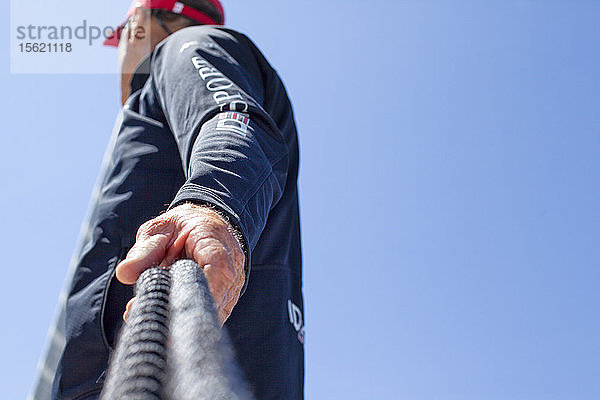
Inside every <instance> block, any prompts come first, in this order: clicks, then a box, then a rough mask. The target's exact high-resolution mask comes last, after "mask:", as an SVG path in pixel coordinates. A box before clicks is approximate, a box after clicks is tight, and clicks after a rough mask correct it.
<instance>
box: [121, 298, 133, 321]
mask: <svg viewBox="0 0 600 400" xmlns="http://www.w3.org/2000/svg"><path fill="white" fill-rule="evenodd" d="M134 301H135V297H133V298H132V299H131V300H129V301H128V302H127V306H125V312H124V313H123V321H125V322H127V318H129V310H130V309H131V307H132V306H133V303H134Z"/></svg>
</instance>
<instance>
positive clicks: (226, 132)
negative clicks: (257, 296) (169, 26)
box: [151, 27, 288, 282]
mask: <svg viewBox="0 0 600 400" xmlns="http://www.w3.org/2000/svg"><path fill="white" fill-rule="evenodd" d="M266 74H268V72H264V71H260V70H259V68H258V66H257V62H256V61H255V57H254V56H253V53H252V50H251V48H250V47H249V46H247V45H246V44H245V43H244V40H243V37H242V36H241V35H239V34H238V35H234V34H233V33H230V32H229V31H227V30H222V29H216V28H211V27H194V28H187V29H183V30H181V31H179V32H176V33H175V34H173V35H172V36H171V37H169V38H168V39H167V40H166V41H165V42H163V43H162V44H161V45H160V46H159V47H158V48H157V50H156V52H155V54H154V58H153V63H152V70H151V76H152V81H153V85H154V90H155V93H156V97H157V99H158V101H159V103H160V106H161V108H162V110H163V113H164V115H165V119H166V121H167V123H168V124H169V126H170V129H171V131H172V132H173V134H174V137H175V141H176V142H177V146H178V148H179V152H180V156H181V161H182V164H183V169H184V171H186V181H185V184H184V185H183V186H182V187H181V188H180V189H179V192H178V193H177V195H176V197H175V199H174V200H173V202H172V203H171V207H174V206H176V205H179V204H181V203H184V202H194V203H204V204H209V205H212V206H214V207H216V208H217V209H218V210H220V211H221V212H223V213H225V214H226V215H227V216H228V218H229V220H230V222H231V223H232V224H233V225H234V226H236V227H237V228H238V230H239V231H240V233H241V234H242V235H243V240H244V241H245V243H244V246H243V247H244V250H245V252H246V264H247V265H246V279H248V277H249V272H250V271H249V266H250V253H251V252H252V250H253V249H254V247H255V245H256V243H257V241H258V239H259V237H260V234H261V232H262V230H263V228H264V226H265V224H266V221H267V217H268V214H269V211H270V210H271V208H272V207H273V206H274V205H275V204H276V203H277V202H278V201H279V199H280V198H281V196H282V193H283V189H284V185H285V181H286V176H287V170H288V149H287V146H286V143H285V141H284V140H283V138H282V137H281V132H280V131H279V129H278V128H277V125H276V124H275V122H274V121H273V120H272V118H271V117H270V116H269V115H268V113H267V112H265V110H264V109H263V108H262V103H263V99H264V96H265V94H264V93H265V88H264V79H265V76H268V75H266ZM246 282H247V281H246Z"/></svg>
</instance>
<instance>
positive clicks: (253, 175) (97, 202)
mask: <svg viewBox="0 0 600 400" xmlns="http://www.w3.org/2000/svg"><path fill="white" fill-rule="evenodd" d="M223 19H224V13H223V9H222V7H221V4H220V3H219V1H218V0H188V1H181V2H177V1H172V0H143V1H136V2H134V4H133V5H132V7H131V8H130V10H129V12H128V15H127V21H126V23H124V24H123V25H122V26H121V27H120V28H119V29H118V30H117V32H115V35H113V37H111V38H109V39H108V40H107V44H117V42H118V51H119V64H120V67H121V99H122V103H123V108H122V110H121V113H120V115H119V118H118V119H117V124H116V127H115V130H114V133H113V138H112V140H111V143H110V145H109V148H108V150H107V157H106V158H105V164H104V166H103V172H102V175H101V177H100V180H99V182H98V188H97V190H96V195H95V197H94V199H93V202H92V208H91V211H90V215H89V220H88V222H87V228H86V229H84V237H83V239H82V241H81V243H82V244H81V246H80V248H79V249H78V251H76V253H75V256H74V273H73V277H72V280H71V282H70V284H69V286H68V287H67V294H66V301H65V307H64V312H63V314H62V319H61V321H60V322H59V325H58V326H57V331H58V334H57V335H56V337H58V338H55V340H54V341H53V346H51V348H50V351H49V356H48V359H47V361H46V363H45V366H44V368H43V370H44V371H45V375H46V379H48V376H50V377H52V376H53V378H52V380H53V386H52V395H51V396H52V398H53V399H69V400H76V399H78V400H79V399H81V400H83V399H96V398H97V397H98V395H99V393H100V391H101V389H102V382H103V380H104V376H105V370H106V368H107V364H108V360H109V355H110V352H111V350H112V348H113V346H114V343H115V340H116V337H117V335H118V332H119V329H120V327H121V325H122V319H121V317H123V318H125V319H126V318H127V311H125V314H123V311H124V310H125V309H126V304H127V303H128V302H129V304H131V301H132V300H131V297H132V290H131V286H130V285H131V284H133V283H134V282H135V281H136V279H137V277H138V276H139V275H140V273H141V272H142V271H143V270H145V269H147V268H149V267H151V266H154V265H164V266H167V265H170V264H171V263H172V262H173V261H174V260H177V259H181V258H191V259H194V260H195V261H196V262H197V263H198V264H199V266H200V267H201V268H203V270H204V272H205V274H206V276H207V280H208V282H209V286H210V289H211V292H212V294H213V297H214V299H215V304H216V306H217V311H218V315H219V318H220V320H221V323H224V327H225V328H226V329H227V330H228V332H229V335H230V338H231V341H232V343H233V345H234V348H235V351H236V356H237V360H238V362H239V364H240V366H241V368H242V371H243V372H244V374H245V378H246V379H247V381H248V382H249V384H250V387H251V390H252V391H253V392H254V395H255V396H256V398H257V399H259V400H262V399H288V400H290V399H300V398H302V397H303V373H304V372H303V358H304V353H303V340H304V339H303V338H304V336H303V334H304V326H303V320H302V307H303V304H302V293H301V286H302V280H301V254H300V229H299V218H298V200H297V197H298V196H297V185H296V182H297V169H298V145H297V135H296V128H295V124H294V119H293V114H292V110H291V105H290V102H289V99H288V97H287V94H286V92H285V89H284V87H283V84H282V83H281V81H280V80H279V77H278V76H277V74H276V72H275V71H274V70H273V69H272V68H271V67H270V65H269V64H268V62H267V61H266V59H265V58H264V57H263V55H262V54H261V53H260V52H259V50H258V49H257V48H256V47H255V46H254V44H253V43H252V42H251V41H250V40H249V39H248V38H246V37H245V36H244V35H242V34H240V33H238V32H235V31H233V30H230V29H226V28H223V27H222V26H220V25H222V24H223ZM128 307H129V305H127V308H128ZM63 331H64V340H61V339H62V338H61V337H60V334H61V333H62V332H63ZM63 343H64V345H63ZM56 356H59V357H58V358H59V360H58V363H57V364H58V365H57V366H56V368H54V365H53V364H56V362H52V360H51V359H52V357H56ZM43 386H44V385H43V379H42V383H40V384H39V385H38V388H37V391H36V397H35V398H36V399H42V398H44V395H43V391H44V390H43Z"/></svg>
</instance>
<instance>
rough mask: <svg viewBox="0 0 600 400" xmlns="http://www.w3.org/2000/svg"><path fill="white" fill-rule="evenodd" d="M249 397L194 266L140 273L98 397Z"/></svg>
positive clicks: (185, 399)
mask: <svg viewBox="0 0 600 400" xmlns="http://www.w3.org/2000/svg"><path fill="white" fill-rule="evenodd" d="M251 398H252V396H251V395H250V393H249V392H248V390H247V388H246V384H245V382H244V380H243V379H242V376H241V373H240V371H239V368H238V367H237V365H236V363H235V357H234V354H233V351H232V349H231V345H230V343H229V339H228V337H227V334H226V331H225V330H224V329H220V328H219V324H218V319H217V315H216V311H215V306H214V303H213V299H212V296H211V294H210V290H209V288H208V284H207V282H206V278H205V277H204V273H203V272H202V270H201V269H200V268H199V267H198V265H197V264H196V263H194V262H193V261H190V260H182V261H178V262H176V263H175V264H173V266H172V267H171V268H170V269H168V270H166V269H160V268H151V269H148V270H146V271H144V273H142V275H141V276H140V278H139V279H138V282H137V283H136V301H135V302H134V304H133V306H132V307H131V310H130V314H129V318H128V321H127V323H126V324H125V325H124V326H123V329H122V332H121V335H120V338H119V341H118V344H117V348H116V350H115V353H114V355H113V357H112V359H111V363H110V367H109V369H108V375H107V380H106V383H105V385H104V389H103V391H102V395H101V397H100V399H101V400H116V399H127V400H142V399H144V400H209V399H210V400H250V399H251Z"/></svg>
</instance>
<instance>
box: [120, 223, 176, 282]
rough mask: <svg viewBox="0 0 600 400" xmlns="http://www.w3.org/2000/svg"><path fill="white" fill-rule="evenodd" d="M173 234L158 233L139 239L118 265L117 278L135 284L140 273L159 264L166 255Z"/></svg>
mask: <svg viewBox="0 0 600 400" xmlns="http://www.w3.org/2000/svg"><path fill="white" fill-rule="evenodd" d="M170 236H171V235H166V234H156V235H152V236H148V237H146V238H144V239H143V240H141V241H137V242H136V243H135V244H134V245H133V247H132V248H131V250H129V252H128V253H127V257H125V259H124V260H123V261H121V262H120V263H119V265H117V268H116V269H117V274H116V275H117V279H118V280H119V281H120V282H121V283H124V284H126V285H131V284H134V283H135V282H136V281H137V279H138V277H139V276H140V274H141V273H142V272H144V271H145V270H147V269H148V268H150V267H154V266H156V265H159V264H160V262H161V261H162V260H163V258H164V257H165V255H166V252H167V248H168V246H169V241H170Z"/></svg>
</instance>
